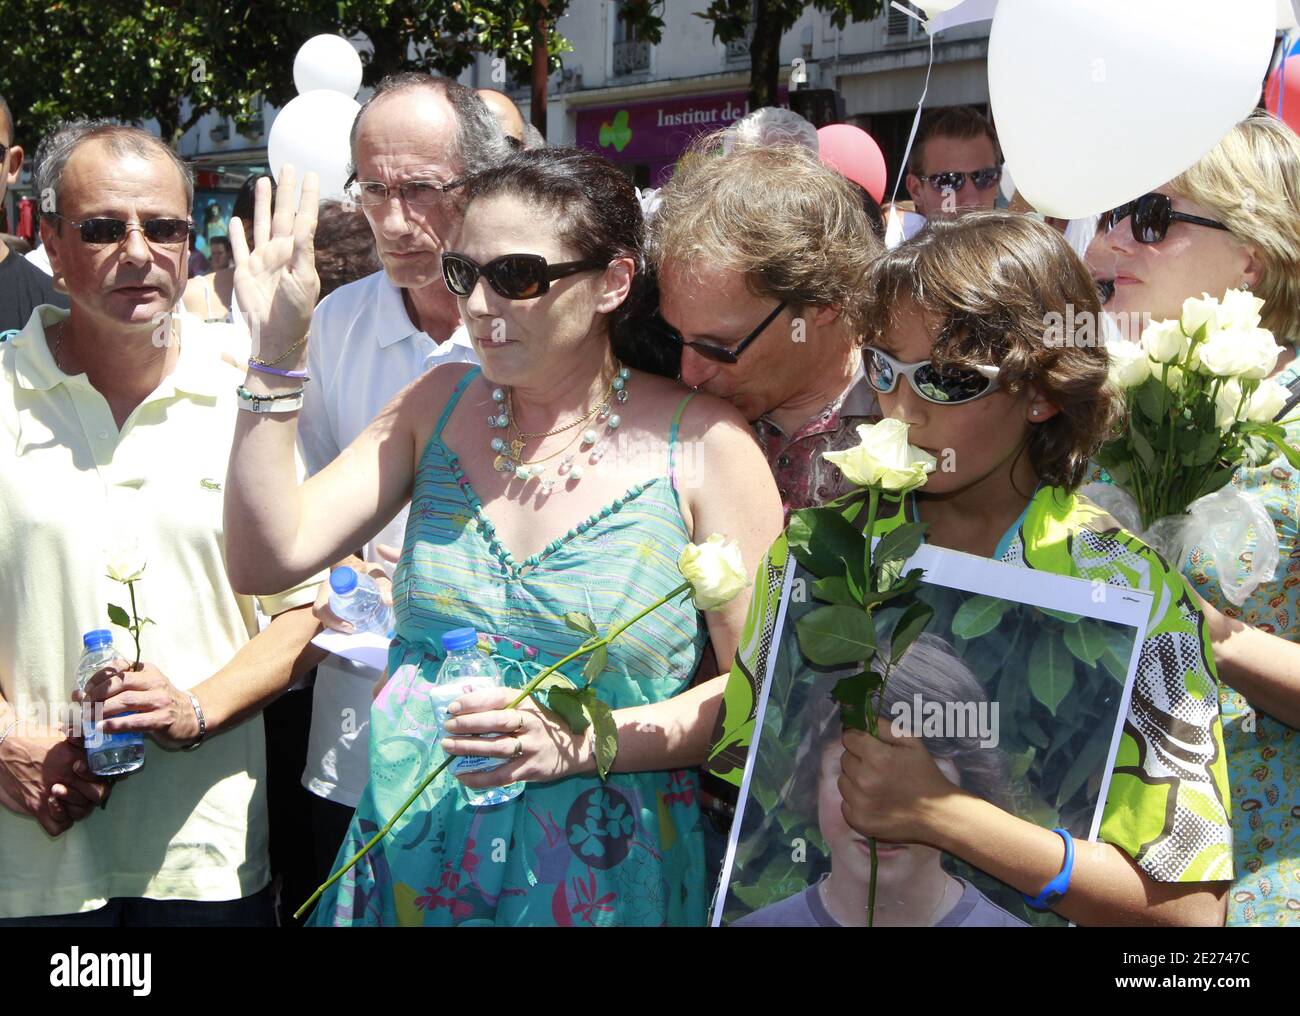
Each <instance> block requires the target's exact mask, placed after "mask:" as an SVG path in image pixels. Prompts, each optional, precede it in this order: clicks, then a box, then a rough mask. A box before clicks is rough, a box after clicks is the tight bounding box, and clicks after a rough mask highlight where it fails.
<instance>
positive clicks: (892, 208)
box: [889, 3, 934, 217]
mask: <svg viewBox="0 0 1300 1016" xmlns="http://www.w3.org/2000/svg"><path fill="white" fill-rule="evenodd" d="M893 6H895V7H898V4H896V3H895V4H894V5H893ZM899 10H904V8H901V7H899ZM907 13H909V14H910V13H911V12H910V11H908V12H907ZM913 17H915V15H913ZM918 20H919V19H918ZM927 34H930V62H929V64H928V65H927V66H926V68H925V87H924V88H923V89H921V101H920V102H918V103H917V104H916V116H914V117H913V118H912V132H911V133H910V134H908V136H907V147H906V148H904V149H903V162H902V164H901V165H900V166H899V167H898V175H897V176H895V177H894V192H893V193H892V194H891V195H890V196H889V214H890V216H891V217H893V216H896V215H898V185H899V184H900V183H902V182H903V177H904V176H905V175H906V173H907V160H908V159H910V158H911V157H912V145H913V144H914V143H915V142H916V131H917V128H918V127H920V126H921V110H922V109H923V108H924V107H925V97H926V96H927V95H929V94H930V72H931V71H933V70H934V35H933V34H931V33H927Z"/></svg>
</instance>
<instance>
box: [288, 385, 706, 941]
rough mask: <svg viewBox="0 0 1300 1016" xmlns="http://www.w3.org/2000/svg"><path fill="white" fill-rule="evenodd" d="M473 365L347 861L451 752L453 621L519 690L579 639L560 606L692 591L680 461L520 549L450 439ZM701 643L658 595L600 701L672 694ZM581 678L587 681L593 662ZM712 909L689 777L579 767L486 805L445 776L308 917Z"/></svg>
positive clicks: (694, 784)
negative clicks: (503, 537)
mask: <svg viewBox="0 0 1300 1016" xmlns="http://www.w3.org/2000/svg"><path fill="white" fill-rule="evenodd" d="M477 375H478V371H477V369H475V370H472V371H470V372H469V373H467V374H466V376H465V378H464V379H462V381H461V383H460V385H459V386H458V387H457V389H456V391H455V393H454V394H453V395H452V397H451V399H450V400H449V401H448V404H447V407H446V409H445V410H444V412H443V416H442V419H441V421H440V422H439V424H438V427H437V429H436V431H435V433H434V435H433V437H432V438H431V439H430V440H429V444H428V446H427V447H426V449H425V451H424V453H423V456H422V458H421V461H420V464H419V469H418V472H417V475H416V481H415V489H414V496H413V498H412V501H411V513H410V518H409V521H408V523H407V530H406V541H405V546H404V548H403V552H402V558H401V562H400V564H399V566H398V569H397V573H396V576H395V579H394V586H393V589H394V602H395V607H396V615H397V637H396V638H395V639H394V641H393V645H392V649H391V650H390V653H389V673H390V674H392V677H391V678H390V679H389V681H388V682H387V684H386V685H385V687H384V689H383V691H382V692H381V694H380V695H379V697H378V698H377V699H376V701H375V703H374V706H373V708H372V710H371V726H370V730H371V733H370V782H369V783H368V785H367V787H366V790H365V792H364V794H363V795H362V798H361V803H360V805H359V806H358V808H357V812H356V815H355V817H354V818H353V821H352V826H351V828H350V829H349V830H348V835H347V836H346V838H345V839H344V842H343V845H342V847H341V848H340V850H339V854H338V859H337V861H336V867H338V866H341V865H342V864H343V863H345V862H346V861H347V860H348V859H350V858H351V857H352V856H353V855H354V854H355V853H356V852H357V851H359V850H360V849H361V846H362V845H363V844H364V843H365V842H366V841H367V840H368V839H369V838H370V837H371V836H373V835H374V833H375V832H377V831H378V830H379V828H381V827H382V826H383V825H384V823H385V822H386V821H387V820H388V819H389V818H390V817H391V816H392V815H393V814H395V813H396V811H397V810H398V808H399V807H400V805H401V804H402V802H404V801H405V800H406V799H407V797H409V796H410V794H411V793H412V792H413V791H414V789H415V787H416V785H417V784H418V783H419V782H420V780H421V779H422V778H423V777H424V776H425V775H426V774H427V773H428V772H429V771H430V770H431V769H432V768H434V767H435V766H437V765H438V764H439V762H441V761H442V759H443V758H444V757H445V756H444V755H443V753H442V751H441V749H440V748H439V747H438V744H437V737H436V726H437V725H436V721H435V719H434V712H433V706H432V705H431V703H430V700H429V690H430V688H431V687H432V683H431V682H432V681H433V679H434V676H435V674H436V673H437V670H438V667H439V666H440V664H441V662H442V659H443V658H444V656H445V654H444V652H443V649H442V645H441V636H442V634H443V633H444V632H446V631H449V630H451V629H453V628H462V627H467V626H468V627H473V628H475V629H476V630H477V631H478V632H479V634H480V637H481V638H482V637H484V636H486V637H487V638H488V639H489V640H490V642H492V643H493V644H495V646H496V651H495V658H496V660H497V663H498V666H499V667H501V669H502V671H503V673H504V674H505V675H506V683H507V684H509V685H511V686H514V687H519V686H522V685H523V684H524V683H525V682H526V681H527V680H528V679H529V678H531V677H533V676H535V675H536V674H537V673H538V672H539V671H540V670H541V669H542V668H544V667H545V666H547V665H548V664H549V663H552V662H554V661H556V660H558V659H561V658H563V657H564V656H566V655H567V654H568V653H570V652H572V651H573V650H574V649H576V648H577V647H578V646H579V645H580V644H581V642H582V641H583V639H584V638H585V636H583V635H582V634H580V633H579V632H576V631H573V630H571V629H569V628H568V627H567V626H566V625H565V622H564V615H565V613H566V612H568V611H583V612H585V613H586V614H588V615H589V616H590V617H591V618H593V619H594V620H595V621H596V624H597V625H598V626H599V627H601V628H602V629H603V628H605V627H606V626H608V624H609V623H610V622H611V621H613V620H615V619H617V618H625V617H628V616H631V614H633V613H635V612H637V611H639V610H640V609H641V608H643V607H644V606H645V605H647V604H649V603H651V602H653V601H654V600H656V599H658V598H659V597H661V596H663V595H665V594H666V593H668V592H669V591H670V590H672V589H673V588H675V587H676V586H678V585H679V584H680V583H681V576H680V574H679V573H678V571H677V558H678V556H679V554H680V553H681V550H682V548H683V547H684V546H685V545H686V544H687V543H688V542H689V541H690V537H689V535H688V534H687V532H686V528H685V525H684V523H683V521H682V515H681V510H680V507H679V505H678V502H677V494H676V489H675V484H674V481H673V475H672V467H671V464H670V467H669V473H668V475H665V476H660V477H657V478H656V479H654V480H651V481H649V482H646V483H641V484H638V485H636V486H634V487H632V488H631V489H630V490H628V491H627V492H626V493H625V494H624V495H623V496H621V497H619V498H617V499H616V500H615V501H614V502H613V503H612V504H611V505H609V506H608V507H606V508H603V509H601V511H600V512H598V513H596V514H594V515H592V516H591V517H589V518H588V519H586V520H584V521H583V522H580V523H579V524H578V525H577V526H575V527H574V528H573V529H572V530H570V531H569V532H568V533H567V534H566V535H565V536H564V537H562V538H561V539H558V540H556V541H554V542H553V543H552V544H550V545H549V546H548V547H547V548H546V549H545V550H544V551H543V552H542V553H540V554H538V555H534V556H533V557H530V558H529V559H528V560H527V561H525V562H523V564H517V563H516V562H515V561H514V560H513V558H511V556H510V555H509V553H508V552H507V551H506V550H505V549H504V548H503V547H502V545H501V543H500V542H499V541H498V540H497V539H496V537H495V535H494V533H493V526H492V523H491V521H490V520H489V519H488V518H487V517H486V515H485V514H484V513H483V509H482V505H481V504H480V502H479V499H478V497H477V496H476V495H475V493H474V490H473V488H472V487H471V486H470V483H469V481H468V479H466V477H465V475H464V473H463V472H462V471H461V469H460V467H459V465H458V463H457V460H456V457H455V455H454V454H453V453H452V452H451V451H450V450H449V449H448V448H447V446H446V445H445V444H443V442H442V438H441V434H442V428H443V425H444V424H445V423H446V420H447V417H448V416H449V415H450V413H451V411H452V408H453V407H454V406H455V404H456V402H457V401H458V399H459V397H460V394H461V393H462V392H463V391H464V390H465V388H466V387H467V386H468V384H469V383H470V381H471V380H473V378H474V377H476V376H477ZM684 406H685V402H683V404H682V406H680V407H679V408H678V411H677V415H676V417H675V418H674V422H673V428H672V432H671V433H670V437H669V442H670V447H672V445H673V442H674V441H675V438H676V430H677V425H678V421H679V420H680V418H681V412H682V409H683V408H684ZM706 637H707V632H706V629H705V628H704V627H703V623H702V621H701V618H700V615H699V614H698V613H697V611H696V610H695V608H694V606H693V605H692V604H691V602H690V601H689V599H687V600H686V601H685V602H684V603H683V602H681V601H674V602H671V603H668V604H665V605H664V606H663V607H660V608H659V609H658V610H656V611H654V612H653V613H652V614H650V615H649V616H648V617H646V618H645V619H644V620H642V621H641V622H639V623H638V624H637V625H635V626H634V627H632V628H630V629H628V630H627V631H626V632H625V633H624V634H623V635H622V636H620V638H619V639H618V640H617V641H616V642H614V643H613V645H611V646H610V648H609V658H608V663H607V665H606V668H605V670H604V672H603V673H602V674H601V675H600V676H599V678H598V680H597V682H596V685H595V687H596V690H597V693H598V694H599V696H600V697H601V699H602V700H604V701H605V702H606V703H607V704H608V705H609V706H611V707H612V708H615V709H621V708H625V707H629V706H637V705H644V704H646V703H650V702H659V701H663V700H664V699H667V698H671V697H672V696H673V695H675V694H677V693H678V692H679V691H681V690H682V689H684V688H685V687H686V686H687V685H688V684H689V682H690V680H691V678H692V676H693V675H694V673H695V668H696V665H697V663H698V662H699V658H700V654H701V653H702V651H703V647H704V642H705V640H706ZM573 671H574V672H573V673H570V674H569V675H568V676H569V677H571V678H573V679H575V680H578V681H579V682H580V678H579V673H580V671H581V666H580V665H579V666H578V667H575V668H573ZM706 906H707V887H706V885H705V867H704V840H703V834H702V831H701V828H700V810H699V790H698V779H697V776H696V775H695V774H694V773H692V772H689V771H676V772H652V773H625V774H615V775H611V776H610V777H609V779H608V780H607V781H605V782H601V780H600V779H599V778H598V777H596V776H594V775H592V776H571V777H567V778H565V779H561V780H556V781H553V782H550V783H530V784H528V785H527V786H526V788H525V789H524V791H523V792H522V793H521V794H519V796H517V797H515V798H514V799H513V800H511V801H508V802H506V803H504V804H499V805H496V806H493V807H479V808H475V807H471V806H470V805H469V804H468V803H467V802H466V800H465V797H464V795H463V793H462V792H461V788H460V784H459V782H458V781H457V780H455V779H454V778H453V777H451V776H450V775H449V774H447V773H444V774H442V775H441V776H440V777H439V778H438V779H437V780H435V781H434V782H433V783H432V784H431V785H430V786H429V787H428V789H427V790H426V791H425V792H424V794H423V795H422V796H421V797H420V798H419V799H418V800H417V801H416V803H415V804H413V805H412V806H411V808H410V809H409V810H408V811H407V812H406V814H405V815H404V816H403V817H402V818H401V820H400V821H399V822H398V823H397V824H396V825H395V826H394V827H393V829H392V831H391V832H390V833H389V834H388V835H387V836H386V837H385V838H384V839H383V840H381V841H380V843H379V844H378V845H377V846H376V847H375V848H374V849H373V850H372V851H371V852H370V853H369V854H368V855H367V856H366V857H365V858H364V859H362V861H361V862H359V863H358V865H357V866H356V867H355V868H353V869H352V870H351V871H350V872H349V873H348V874H347V875H346V876H345V877H344V878H343V879H341V880H340V881H339V882H338V883H336V884H335V885H334V886H333V887H332V889H331V890H330V891H329V892H327V893H326V894H325V896H323V897H322V899H321V902H320V904H319V906H318V907H317V909H316V910H315V912H314V913H313V915H312V918H311V923H313V924H317V925H406V926H411V925H414V926H421V925H422V926H426V927H433V926H461V925H473V924H478V925H491V924H498V925H558V926H572V925H578V926H589V925H702V924H703V923H704V918H705V908H706Z"/></svg>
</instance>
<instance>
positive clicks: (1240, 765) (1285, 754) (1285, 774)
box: [1182, 364, 1300, 927]
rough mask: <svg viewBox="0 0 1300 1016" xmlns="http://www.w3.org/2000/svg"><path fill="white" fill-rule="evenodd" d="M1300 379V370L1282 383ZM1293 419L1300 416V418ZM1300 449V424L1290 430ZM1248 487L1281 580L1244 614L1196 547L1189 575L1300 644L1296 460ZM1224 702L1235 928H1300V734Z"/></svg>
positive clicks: (1225, 608) (1240, 703) (1239, 699)
mask: <svg viewBox="0 0 1300 1016" xmlns="http://www.w3.org/2000/svg"><path fill="white" fill-rule="evenodd" d="M1297 378H1300V366H1297V365H1294V364H1293V365H1292V366H1291V367H1288V368H1287V369H1286V370H1285V371H1283V372H1282V373H1281V374H1280V375H1278V377H1277V378H1276V379H1275V380H1276V381H1277V382H1278V383H1279V384H1282V385H1289V384H1291V383H1292V382H1294V381H1295V380H1296V379H1297ZM1288 415H1295V411H1293V412H1292V413H1291V414H1288ZM1286 431H1287V440H1288V441H1289V442H1290V443H1291V444H1293V445H1300V422H1297V423H1293V424H1289V425H1288V426H1287V428H1286ZM1232 483H1233V485H1234V486H1236V487H1237V488H1238V489H1240V490H1242V491H1244V492H1247V493H1252V494H1256V495H1258V496H1259V498H1260V499H1261V500H1262V501H1263V503H1264V507H1265V508H1267V509H1268V513H1269V515H1270V516H1271V517H1272V519H1273V524H1274V526H1275V527H1276V529H1277V538H1278V545H1279V557H1280V560H1279V562H1278V566H1277V573H1276V575H1275V576H1274V579H1273V581H1272V582H1269V583H1266V584H1265V585H1262V586H1260V587H1259V588H1258V589H1257V590H1255V592H1254V593H1253V594H1252V595H1251V596H1250V597H1248V598H1247V600H1246V602H1245V603H1243V604H1242V605H1241V606H1240V607H1235V606H1233V605H1232V604H1231V603H1229V602H1228V601H1227V600H1226V599H1225V598H1224V596H1223V593H1222V591H1221V590H1220V588H1219V582H1218V577H1217V575H1216V574H1215V569H1214V565H1213V562H1212V561H1209V560H1207V559H1206V556H1205V554H1204V552H1203V551H1202V550H1201V548H1199V547H1193V548H1192V550H1191V551H1190V552H1189V553H1188V555H1187V557H1186V558H1185V559H1184V560H1183V561H1182V570H1183V574H1184V575H1185V576H1186V577H1187V579H1188V581H1189V582H1191V584H1192V586H1193V587H1194V588H1195V589H1196V591H1197V592H1198V593H1200V594H1201V595H1202V596H1203V597H1205V599H1206V600H1208V601H1209V602H1210V603H1212V604H1214V606H1215V607H1217V608H1218V609H1219V610H1220V611H1222V612H1223V613H1224V614H1226V615H1227V616H1228V617H1232V618H1238V619H1240V620H1241V621H1243V622H1244V623H1246V624H1248V625H1251V626H1252V627H1255V628H1260V629H1262V630H1263V631H1266V632H1270V633H1271V634H1273V635H1280V636H1281V637H1282V638H1285V639H1289V640H1290V641H1292V642H1300V526H1298V524H1297V519H1296V508H1297V498H1298V497H1300V474H1297V472H1296V471H1295V470H1294V469H1292V468H1291V466H1290V465H1289V464H1288V463H1287V461H1286V459H1284V458H1282V457H1281V456H1278V457H1277V458H1276V459H1274V460H1273V461H1272V462H1268V463H1265V464H1264V465H1262V466H1259V467H1257V468H1253V469H1247V468H1245V467H1242V468H1240V469H1238V470H1237V471H1236V472H1235V473H1234V474H1233V477H1232ZM1219 705H1220V710H1221V713H1222V717H1223V740H1224V744H1225V745H1226V748H1227V753H1228V772H1229V777H1230V780H1231V784H1232V833H1233V854H1234V861H1233V868H1234V870H1235V873H1236V881H1235V882H1234V883H1233V886H1232V892H1231V894H1230V896H1229V898H1228V924H1229V926H1232V925H1263V926H1267V927H1282V926H1291V927H1296V926H1300V731H1297V730H1296V729H1295V728H1294V727H1289V726H1287V725H1286V724H1285V723H1282V722H1281V721H1279V720H1275V719H1273V717H1271V716H1269V715H1267V714H1265V713H1261V712H1257V711H1256V710H1254V709H1252V708H1251V705H1250V703H1249V702H1247V701H1246V699H1245V697H1244V696H1242V695H1241V694H1240V693H1238V692H1236V691H1234V690H1233V689H1232V688H1229V687H1228V686H1227V685H1224V686H1222V687H1221V688H1220V694H1219Z"/></svg>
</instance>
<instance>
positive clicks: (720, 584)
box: [677, 533, 749, 610]
mask: <svg viewBox="0 0 1300 1016" xmlns="http://www.w3.org/2000/svg"><path fill="white" fill-rule="evenodd" d="M677 570H678V571H679V572H681V573H682V578H684V579H685V580H686V581H687V582H689V583H690V584H691V588H692V595H693V596H694V597H695V605H696V606H697V607H699V608H700V610H717V609H718V608H719V607H721V606H722V605H723V604H726V603H730V602H731V601H732V600H733V599H735V598H736V596H738V595H739V594H740V593H741V592H743V591H744V590H745V589H747V588H749V575H748V573H747V572H746V571H745V559H744V558H743V557H742V556H741V553H740V545H739V544H737V543H736V542H735V541H734V540H724V539H723V538H722V536H721V535H720V534H718V533H714V534H713V535H712V536H710V537H709V538H708V539H707V540H706V541H705V542H704V543H688V544H687V545H686V546H685V547H683V548H682V553H681V556H680V557H679V558H678V559H677Z"/></svg>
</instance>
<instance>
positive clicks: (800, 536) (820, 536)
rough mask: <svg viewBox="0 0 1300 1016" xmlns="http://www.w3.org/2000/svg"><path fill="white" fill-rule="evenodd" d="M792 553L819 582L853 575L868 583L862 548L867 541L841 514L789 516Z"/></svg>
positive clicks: (820, 511)
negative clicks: (865, 579) (865, 578)
mask: <svg viewBox="0 0 1300 1016" xmlns="http://www.w3.org/2000/svg"><path fill="white" fill-rule="evenodd" d="M786 539H787V540H788V541H789V544H790V553H792V554H793V555H794V557H795V560H796V561H798V562H799V563H800V564H801V565H803V566H804V567H805V568H807V569H808V571H810V572H812V573H813V574H814V575H816V576H817V577H818V578H826V577H827V576H831V575H844V574H846V573H847V574H849V575H852V576H853V577H854V578H855V579H856V580H857V585H858V587H859V588H861V587H862V586H863V585H864V584H865V583H864V581H863V577H864V575H865V572H864V571H863V568H862V545H863V543H864V542H865V539H866V538H865V537H864V536H863V535H862V534H861V533H860V532H858V531H857V530H856V529H854V528H853V524H852V523H851V522H849V521H848V520H847V519H846V518H844V516H843V515H841V514H840V513H839V512H837V511H835V510H833V509H830V508H803V509H800V510H799V511H797V512H794V513H793V514H791V516H790V525H789V527H788V528H787V529H786Z"/></svg>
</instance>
